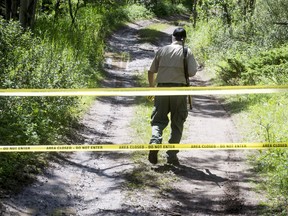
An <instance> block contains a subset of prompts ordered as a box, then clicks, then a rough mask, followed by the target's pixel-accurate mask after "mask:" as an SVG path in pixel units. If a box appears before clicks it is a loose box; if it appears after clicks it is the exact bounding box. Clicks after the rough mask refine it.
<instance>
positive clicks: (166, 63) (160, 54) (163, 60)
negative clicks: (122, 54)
mask: <svg viewBox="0 0 288 216" xmlns="http://www.w3.org/2000/svg"><path fill="white" fill-rule="evenodd" d="M183 59H184V54H183V46H182V42H181V41H175V42H173V43H172V44H170V45H167V46H164V47H162V48H160V49H159V50H158V51H157V52H156V55H155V58H154V59H153V62H152V64H151V66H150V69H149V71H150V72H152V73H157V77H156V83H180V84H181V83H182V84H186V79H185V74H184V65H183ZM187 65H188V74H189V76H194V75H195V74H196V72H197V67H198V65H197V62H196V60H195V58H194V55H193V54H192V52H191V50H190V49H189V48H188V53H187Z"/></svg>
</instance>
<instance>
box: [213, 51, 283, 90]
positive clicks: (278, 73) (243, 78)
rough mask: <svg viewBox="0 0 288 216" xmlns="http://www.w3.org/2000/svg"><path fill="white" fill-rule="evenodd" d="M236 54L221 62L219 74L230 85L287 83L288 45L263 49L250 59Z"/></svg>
mask: <svg viewBox="0 0 288 216" xmlns="http://www.w3.org/2000/svg"><path fill="white" fill-rule="evenodd" d="M244 55H245V54H243V55H239V54H238V55H236V56H235V57H234V58H226V59H225V60H224V61H222V62H221V63H219V65H218V66H219V70H218V75H219V78H220V79H221V81H222V82H223V83H224V84H228V85H259V84H278V85H279V84H285V83H287V76H288V46H283V47H280V48H274V49H271V50H268V51H263V52H261V53H258V54H257V55H255V56H253V57H252V58H250V59H248V58H249V57H250V56H249V57H248V56H244Z"/></svg>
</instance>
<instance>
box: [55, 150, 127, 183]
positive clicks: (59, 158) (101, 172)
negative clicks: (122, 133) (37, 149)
mask: <svg viewBox="0 0 288 216" xmlns="http://www.w3.org/2000/svg"><path fill="white" fill-rule="evenodd" d="M123 154H124V153H118V152H117V153H115V152H114V153H113V154H111V155H113V156H112V157H111V158H110V159H115V160H117V159H121V158H123V157H125V155H123ZM91 155H93V153H91ZM94 155H95V156H96V154H95V153H94ZM99 156H102V155H101V153H100V152H99V153H97V158H99ZM52 157H53V160H54V162H57V163H59V164H66V165H69V166H74V167H77V168H80V169H82V170H83V172H90V173H94V174H97V175H98V176H104V177H107V178H113V179H114V178H115V177H119V176H120V175H115V174H112V175H108V174H107V173H105V172H106V171H108V170H112V169H114V168H118V167H121V166H127V165H131V164H132V163H122V164H118V165H115V166H109V167H107V168H105V169H101V168H95V167H91V166H87V165H83V162H82V163H80V162H79V163H78V162H75V161H72V160H70V159H69V158H68V157H67V155H63V154H59V153H54V154H53V156H52ZM89 160H91V159H89Z"/></svg>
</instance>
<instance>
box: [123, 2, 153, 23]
mask: <svg viewBox="0 0 288 216" xmlns="http://www.w3.org/2000/svg"><path fill="white" fill-rule="evenodd" d="M124 10H125V11H126V14H127V16H128V19H129V20H132V21H133V20H139V19H151V18H152V17H154V16H155V15H154V14H153V13H152V12H151V11H150V10H149V9H147V8H146V7H145V6H143V5H139V4H132V5H128V6H127V7H126V8H125V9H124Z"/></svg>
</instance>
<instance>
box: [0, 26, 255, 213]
mask: <svg viewBox="0 0 288 216" xmlns="http://www.w3.org/2000/svg"><path fill="white" fill-rule="evenodd" d="M152 22H154V21H142V22H139V23H131V24H129V25H128V26H127V27H125V28H123V29H121V30H119V31H117V32H116V33H115V34H113V35H112V36H111V38H110V39H109V41H108V45H107V46H108V49H107V52H109V53H112V54H113V53H114V54H115V53H118V54H119V53H120V54H121V53H125V55H126V54H127V53H129V56H130V57H129V62H128V61H127V62H123V61H121V62H119V61H118V62H117V61H116V62H114V63H115V64H114V63H113V55H112V57H111V58H112V59H109V57H108V58H107V61H106V64H107V65H106V71H107V78H106V79H105V80H104V82H103V87H133V86H135V82H134V81H135V75H137V74H138V73H143V71H144V69H145V68H147V67H149V65H150V63H151V61H152V58H153V56H154V52H153V50H155V49H157V47H156V46H155V45H151V44H141V43H139V41H138V40H137V39H138V38H137V30H138V29H140V28H143V27H145V26H147V25H149V24H150V23H152ZM173 29H174V26H171V28H169V29H167V30H166V31H165V32H164V33H166V34H167V37H166V38H165V39H163V40H162V41H161V42H162V44H159V45H164V44H168V43H169V42H170V41H169V39H170V36H169V34H171V32H172V31H173ZM127 64H128V66H127ZM199 74H200V75H197V76H196V77H195V78H194V79H193V80H194V81H193V83H194V84H195V85H206V84H207V83H208V81H209V80H208V79H206V78H205V77H204V76H202V75H201V72H199ZM193 102H194V109H193V111H191V112H189V117H188V119H187V122H186V130H185V131H186V132H185V135H184V139H183V142H182V143H191V142H193V143H206V142H234V141H238V139H239V138H238V135H237V133H235V126H234V124H233V122H232V120H231V117H230V116H229V114H228V113H227V112H226V111H225V110H224V109H223V107H222V105H221V104H220V103H219V102H218V100H217V98H214V97H211V96H198V97H194V100H193ZM135 105H136V104H135V98H134V97H101V98H97V100H96V101H95V102H94V104H93V105H92V106H91V109H90V110H89V112H88V113H87V114H86V115H85V116H84V118H83V120H82V121H81V127H80V128H79V130H78V132H77V133H78V134H77V136H79V137H80V138H81V142H82V143H83V144H95V143H98V144H106V143H112V144H121V143H133V135H134V132H133V131H132V130H131V129H129V120H130V119H132V118H133V115H134V106H135ZM160 157H163V154H160ZM53 158H54V161H53V162H52V163H51V168H50V169H49V170H47V172H46V173H45V174H44V175H42V176H39V177H38V180H37V181H36V182H35V183H34V184H33V185H32V186H31V187H28V188H26V189H25V190H24V191H23V192H22V193H20V194H18V195H17V196H12V197H10V198H9V199H7V200H5V201H4V205H5V207H6V209H7V211H6V213H3V215H5V216H6V215H21V216H25V215H35V216H36V215H37V216H42V215H43V216H44V215H77V216H78V215H79V216H82V215H89V216H90V215H91V216H92V215H123V216H124V215H125V216H126V215H135V216H137V215H139V216H140V215H141V216H144V215H149V216H150V215H151V216H152V215H155V216H156V215H157V216H158V215H230V214H231V215H255V214H256V210H258V209H257V202H258V201H257V196H256V194H255V193H253V192H252V191H250V190H251V185H250V182H249V181H254V177H253V175H252V173H251V172H250V171H249V167H247V166H246V165H245V161H244V159H243V158H245V157H244V155H243V151H242V152H239V151H202V150H199V151H181V152H180V153H179V158H180V162H181V164H183V165H181V166H180V167H170V166H168V167H167V165H165V164H163V163H160V164H159V165H157V166H155V167H153V170H154V171H153V172H157V173H160V174H161V173H163V175H164V174H165V175H170V174H171V176H175V177H177V181H173V182H171V183H170V184H171V186H170V187H168V188H164V189H159V188H158V186H157V185H155V187H146V188H140V189H137V190H133V189H130V191H129V189H127V187H123V184H124V183H125V182H126V181H127V178H129V174H131V172H133V170H135V169H137V167H138V166H139V164H138V165H137V164H133V162H132V159H131V152H76V153H73V154H54V155H53ZM162 161H163V160H162ZM142 166H143V165H142ZM144 166H147V167H149V166H150V165H149V163H148V162H147V161H146V156H145V162H144ZM167 173H168V174H167ZM127 176H128V177H127Z"/></svg>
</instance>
